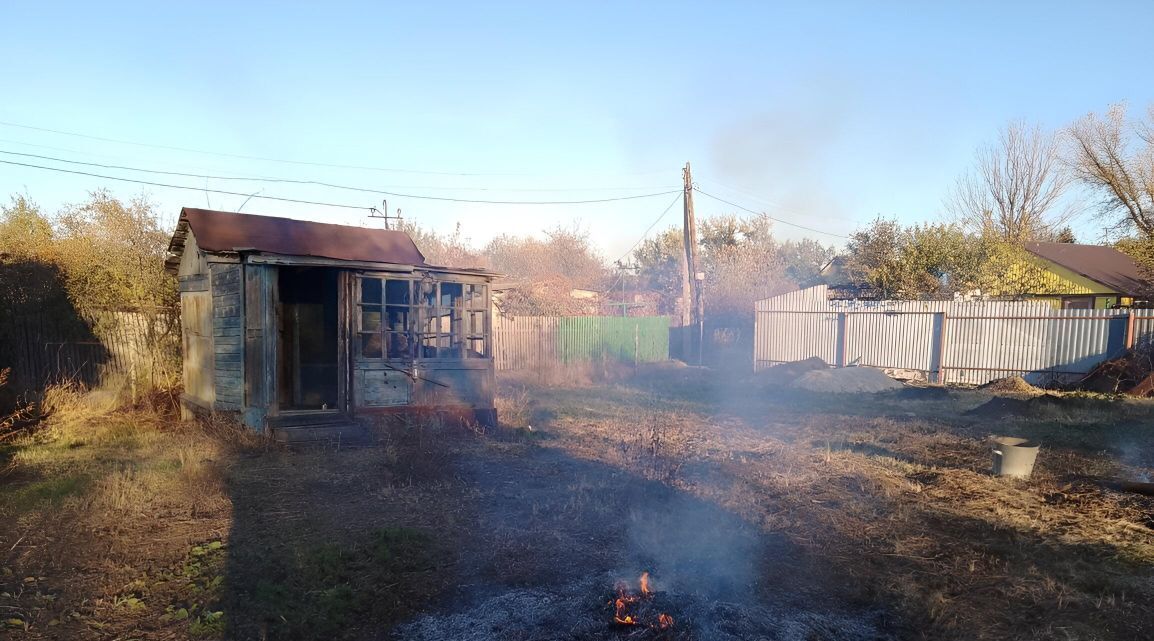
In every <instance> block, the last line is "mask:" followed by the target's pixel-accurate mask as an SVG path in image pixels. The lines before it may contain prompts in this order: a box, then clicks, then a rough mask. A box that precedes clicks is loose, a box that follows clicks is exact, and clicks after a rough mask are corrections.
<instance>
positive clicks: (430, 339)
mask: <svg viewBox="0 0 1154 641" xmlns="http://www.w3.org/2000/svg"><path fill="white" fill-rule="evenodd" d="M420 357H421V358H436V357H437V335H436V334H421V340H420Z"/></svg>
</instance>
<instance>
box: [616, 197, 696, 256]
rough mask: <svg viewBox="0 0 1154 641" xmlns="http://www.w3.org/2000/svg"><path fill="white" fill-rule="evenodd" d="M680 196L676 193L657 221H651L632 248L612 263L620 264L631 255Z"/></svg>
mask: <svg viewBox="0 0 1154 641" xmlns="http://www.w3.org/2000/svg"><path fill="white" fill-rule="evenodd" d="M682 195H683V194H682V193H681V192H680V191H678V192H677V198H674V199H673V202H671V203H669V206H668V207H666V208H665V211H663V212H661V215H660V216H658V217H657V220H655V221H653V223H652V224H650V225H649V227H647V228H646V229H645V231H644V232H642V234H641V238H638V239H637V242H635V243H633V246H632V247H630V248H629V250H628V251H626V252H625V253H624V254H621V257H620V258H618V259H617V260H615V261H613V262H615V263H616V262H620V261H621V259H623V258H625V257H626V256H628V255H629V254H630V253H632V252H633V250H634V249H637V246H638V245H640V244H641V241H643V240H645V237H646V236H648V235H649V232H651V231H653V228H654V227H656V226H657V223H660V222H661V220H662V219H663V218H665V216H666V215H668V214H669V212H670V210H672V209H673V206H674V205H676V204H677V202H678V201H680V200H681V197H682Z"/></svg>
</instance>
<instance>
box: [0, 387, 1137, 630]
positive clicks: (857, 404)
mask: <svg viewBox="0 0 1154 641" xmlns="http://www.w3.org/2000/svg"><path fill="white" fill-rule="evenodd" d="M538 380H540V377H533V378H524V379H518V378H514V377H505V378H504V380H503V381H502V399H501V407H500V410H501V413H502V416H503V417H504V422H505V423H507V425H506V426H505V427H502V428H499V429H496V430H494V431H492V432H490V433H486V434H479V433H476V432H472V431H469V430H465V429H462V428H456V427H451V426H443V425H436V424H431V423H413V424H395V425H391V426H382V427H381V428H380V430H379V436H380V440H381V442H380V444H379V446H378V447H373V448H365V449H355V450H347V449H336V448H316V449H310V450H301V451H286V450H282V449H278V448H275V447H272V446H270V445H268V444H262V443H253V442H251V439H244V438H238V437H236V436H234V435H230V434H228V433H226V432H221V431H220V430H215V431H214V430H208V431H206V432H200V431H197V429H198V428H197V429H194V428H187V427H185V428H176V427H174V426H172V425H170V424H169V423H168V422H166V421H167V420H168V419H164V418H156V417H149V416H142V415H124V414H121V415H116V416H112V417H109V416H106V415H105V416H88V417H86V418H85V423H84V426H83V428H76V427H75V426H74V427H73V428H72V429H71V430H65V431H63V433H58V434H55V435H53V434H51V433H49V434H44V435H42V436H41V437H40V438H39V440H38V441H36V442H30V443H25V444H20V445H18V446H15V447H13V448H10V449H9V450H8V451H7V453H6V456H7V461H8V462H7V464H6V466H5V468H4V476H3V477H2V478H0V483H3V485H2V486H0V498H2V499H3V501H2V502H0V511H2V512H3V516H4V517H5V518H4V519H2V520H0V558H3V567H2V568H0V570H2V573H0V582H2V583H3V594H0V607H2V608H3V611H2V612H0V617H2V618H0V621H3V625H4V626H5V627H4V632H5V633H11V635H12V636H13V637H14V638H30V639H73V638H77V639H137V638H138V639H184V638H207V639H215V638H228V639H410V640H413V641H431V640H433V639H525V640H528V639H703V640H704V639H738V638H762V639H874V638H883V639H884V638H894V639H1063V640H1066V639H1119V640H1121V639H1136V638H1150V637H1151V636H1154V613H1152V612H1151V611H1150V609H1149V608H1148V607H1146V604H1147V603H1148V602H1149V599H1150V597H1151V596H1152V594H1151V593H1152V592H1154V572H1152V568H1154V530H1152V529H1151V527H1152V526H1154V521H1152V516H1154V499H1151V498H1150V497H1146V496H1142V495H1138V494H1130V493H1126V492H1120V491H1116V490H1113V489H1110V487H1108V486H1105V485H1104V484H1102V483H1101V482H1100V480H1101V479H1103V478H1123V479H1131V480H1149V479H1148V478H1147V477H1148V475H1149V474H1150V472H1151V451H1152V450H1151V442H1152V441H1151V438H1152V436H1151V434H1150V432H1149V429H1148V427H1147V426H1148V425H1149V424H1150V418H1151V405H1150V403H1149V402H1141V401H1139V402H1135V401H1115V400H1102V399H1095V402H1093V403H1083V402H1079V403H1072V402H1071V403H1053V402H1047V403H1045V404H1043V405H1036V406H1034V407H1031V408H1029V409H1028V410H1023V409H1021V408H1020V407H1019V406H1017V405H1015V406H1014V411H1013V412H1007V413H1002V411H1001V410H999V412H998V415H997V416H992V415H990V414H983V413H981V412H979V413H975V414H969V415H967V414H966V412H967V411H969V410H973V409H975V408H978V407H980V406H982V405H983V404H986V403H988V402H989V401H990V400H991V398H992V397H991V395H990V394H986V393H982V392H973V391H953V392H951V393H949V394H946V395H942V394H940V393H933V392H931V393H924V392H923V393H917V394H916V395H914V396H912V397H911V396H908V395H904V394H882V395H845V396H825V397H818V396H812V395H799V394H797V393H793V392H790V393H785V392H783V391H781V390H780V389H779V387H778V386H776V385H773V384H767V383H766V382H765V381H761V380H758V379H757V378H748V377H732V378H727V377H723V376H720V375H718V374H717V373H716V372H710V371H706V370H700V369H694V368H673V367H663V368H654V369H651V370H645V371H642V372H638V373H637V374H636V375H633V376H628V377H624V378H621V379H619V380H616V381H613V382H601V383H596V384H589V383H588V382H585V383H583V384H580V385H568V386H567V385H557V386H551V387H544V386H540V385H538V384H536V381H538ZM554 380H556V378H554ZM1019 400H1021V399H1019ZM1099 400H1101V402H1098V401H1099ZM529 426H532V429H531V430H530V429H529ZM77 429H80V432H81V434H83V436H82V437H77V436H76V431H77ZM992 434H1002V435H1013V436H1025V437H1029V438H1032V439H1035V440H1038V441H1041V442H1042V444H1043V450H1042V454H1041V456H1040V458H1039V463H1038V469H1037V470H1036V473H1035V476H1034V477H1033V478H1032V479H1030V480H1028V481H1006V480H1001V479H995V478H991V477H990V476H989V474H988V469H989V466H990V454H989V447H988V445H987V442H986V439H987V438H988V437H989V436H990V435H992ZM61 479H63V480H64V481H61ZM643 571H648V572H650V573H651V576H652V580H653V585H654V589H655V590H656V591H657V593H658V596H657V597H654V599H653V601H652V602H650V605H649V606H646V607H652V608H659V609H662V610H667V611H668V614H670V615H671V616H672V617H673V618H674V620H675V625H674V626H673V627H672V628H670V629H667V630H658V629H652V630H651V629H648V628H646V629H637V628H619V627H615V626H613V625H612V624H611V622H610V619H611V616H612V608H610V607H609V601H610V599H611V592H612V589H613V584H614V583H615V582H616V581H618V580H626V581H629V582H630V583H631V585H632V586H634V587H635V586H636V579H637V576H638V575H639V574H640V573H641V572H643ZM17 635H19V636H17Z"/></svg>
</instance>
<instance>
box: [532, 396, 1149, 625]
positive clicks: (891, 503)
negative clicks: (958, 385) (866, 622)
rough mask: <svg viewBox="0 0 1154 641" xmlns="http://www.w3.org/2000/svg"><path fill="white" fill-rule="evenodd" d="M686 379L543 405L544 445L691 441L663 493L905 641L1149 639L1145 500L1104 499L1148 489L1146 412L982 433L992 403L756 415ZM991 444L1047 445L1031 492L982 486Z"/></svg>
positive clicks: (1100, 410)
mask: <svg viewBox="0 0 1154 641" xmlns="http://www.w3.org/2000/svg"><path fill="white" fill-rule="evenodd" d="M683 377H684V374H679V375H678V377H677V378H676V379H673V380H669V379H663V378H662V377H650V378H648V379H643V380H639V381H635V382H634V383H633V384H631V385H628V386H621V387H618V388H615V389H612V390H607V391H605V392H603V399H604V402H603V403H602V404H600V405H599V406H597V407H596V408H592V409H593V411H587V408H585V407H584V406H583V404H582V403H581V402H580V401H578V402H576V403H574V402H573V399H571V398H566V397H565V395H562V394H555V395H551V396H549V398H550V401H549V402H546V403H544V404H545V405H549V404H551V403H556V404H558V405H560V406H561V409H559V410H558V411H557V416H558V420H557V421H555V422H554V423H553V424H552V426H551V433H552V434H554V435H555V436H557V439H556V440H557V442H558V443H559V445H558V446H559V447H563V448H565V449H566V450H567V451H569V452H571V453H572V454H574V455H576V456H580V457H582V458H586V459H590V460H599V461H602V462H605V463H607V464H611V465H620V466H625V467H629V466H632V465H634V462H632V461H629V460H627V459H628V457H619V456H616V455H614V454H613V444H614V443H618V442H621V441H623V440H624V441H628V440H629V439H630V438H632V437H631V436H630V435H631V434H635V433H636V432H637V431H638V429H639V426H644V425H646V424H648V423H651V422H657V423H661V424H663V425H666V426H667V427H666V429H676V430H679V431H681V432H683V433H686V434H689V435H692V436H691V438H692V440H693V442H694V447H693V448H691V449H686V450H683V451H681V452H679V453H678V454H677V455H676V456H684V457H685V460H683V461H681V462H680V463H679V473H678V474H677V475H676V477H674V478H671V479H667V480H666V482H668V483H670V484H671V485H672V486H674V487H677V488H678V489H679V490H682V491H685V492H688V493H691V494H692V495H694V496H697V497H700V498H702V499H703V500H706V501H708V502H709V503H711V504H714V505H718V506H721V507H723V508H725V509H726V510H728V511H730V512H732V513H734V514H737V515H740V516H741V517H742V518H743V519H744V520H746V521H748V522H751V523H755V524H757V526H758V528H759V529H760V530H761V531H762V532H763V533H765V534H766V535H770V534H773V533H776V534H779V535H782V536H784V537H786V538H787V539H788V540H789V541H790V542H791V543H792V544H793V545H795V546H796V547H797V548H799V549H800V550H802V551H803V554H804V555H805V556H806V557H808V558H809V560H810V561H809V562H810V564H811V567H812V568H813V572H814V576H815V577H817V578H818V580H819V581H820V582H821V583H822V584H823V586H822V589H825V590H827V591H830V592H833V593H837V592H839V590H838V589H837V587H836V586H838V585H841V586H845V587H847V588H848V589H847V590H844V591H841V593H842V594H843V596H844V597H845V598H846V599H847V600H849V601H851V602H858V603H866V604H873V605H875V606H877V607H881V608H884V609H886V610H887V611H889V613H890V614H889V615H888V620H889V621H890V625H891V626H892V627H891V629H892V630H893V631H895V632H896V633H897V634H898V636H901V637H910V638H922V637H923V636H924V637H925V638H938V639H980V638H990V639H1002V638H1018V639H1049V638H1065V637H1062V636H1061V635H1063V634H1070V635H1072V636H1071V637H1070V638H1100V639H1130V638H1144V637H1147V636H1150V634H1151V633H1152V631H1154V616H1151V615H1150V614H1149V613H1148V612H1147V611H1146V610H1145V609H1143V608H1142V606H1141V604H1142V603H1143V602H1145V601H1146V600H1147V599H1149V598H1150V597H1151V596H1154V595H1152V594H1151V592H1152V590H1151V588H1150V585H1151V579H1152V578H1154V530H1152V529H1151V528H1152V526H1154V519H1151V516H1150V515H1151V514H1152V513H1154V501H1152V500H1151V499H1150V497H1146V496H1140V495H1137V494H1130V493H1125V492H1118V491H1112V490H1110V489H1107V488H1104V487H1103V486H1102V484H1101V483H1100V482H1098V481H1099V480H1100V479H1101V478H1103V477H1105V478H1111V477H1117V478H1129V479H1137V480H1143V479H1145V478H1147V477H1148V475H1149V474H1150V473H1151V463H1152V461H1151V460H1150V458H1143V455H1142V454H1141V453H1142V452H1145V456H1146V457H1149V452H1150V449H1149V448H1150V445H1151V437H1150V435H1149V434H1148V431H1147V430H1145V429H1143V424H1144V423H1147V422H1148V421H1149V418H1150V414H1151V406H1150V405H1149V404H1148V403H1136V402H1132V401H1127V402H1118V401H1115V400H1110V399H1104V398H1094V399H1086V400H1079V399H1078V398H1072V400H1071V401H1070V402H1060V403H1052V404H1046V405H1045V406H1044V407H1042V406H1040V407H1041V409H1040V410H1039V411H1037V412H1034V413H1031V412H1020V413H1017V414H1016V415H1013V416H1010V417H1008V418H1005V419H1000V420H999V421H998V422H997V423H996V424H992V423H990V422H988V419H986V418H985V417H983V416H981V415H980V414H979V415H977V416H974V417H964V416H962V413H963V412H964V411H965V410H967V409H972V408H974V407H977V406H980V405H982V404H983V403H985V402H987V401H988V400H989V399H990V396H989V395H988V394H985V393H982V392H955V393H953V394H950V395H944V396H940V397H939V398H937V399H933V398H929V399H926V400H907V399H899V398H896V397H893V396H890V395H862V396H858V397H855V398H853V399H852V400H850V401H849V402H847V400H848V399H843V398H832V399H826V398H821V397H803V396H802V397H799V396H793V397H785V396H780V395H775V394H773V393H769V394H766V395H763V396H761V397H760V398H759V397H757V396H755V395H752V394H749V393H748V392H743V391H742V390H743V384H742V383H741V382H734V383H732V386H731V387H727V386H726V385H723V384H718V382H717V381H715V380H707V379H705V378H704V377H703V378H702V379H701V380H700V381H699V383H700V385H699V386H698V387H697V388H693V386H691V385H687V384H686V381H685V380H683ZM638 391H644V392H645V394H644V395H638V394H637V392H638ZM543 393H544V394H545V395H548V392H547V391H544V392H543ZM642 429H643V428H642ZM992 434H1012V435H1017V436H1024V437H1029V438H1032V439H1036V440H1039V441H1041V442H1042V443H1043V447H1044V449H1043V454H1042V456H1041V458H1040V460H1039V467H1038V469H1037V470H1036V472H1035V475H1034V477H1033V478H1032V479H1030V480H1028V481H1007V480H1003V479H998V478H994V477H991V476H990V475H989V473H988V472H989V468H990V447H989V444H988V437H989V436H990V435H992ZM771 565H772V564H771ZM775 583H778V581H777V577H768V576H767V577H765V585H773V584H775ZM778 588H779V589H789V581H788V580H787V581H786V582H785V585H781V584H780V583H778ZM770 589H772V588H770ZM1063 631H1065V632H1063Z"/></svg>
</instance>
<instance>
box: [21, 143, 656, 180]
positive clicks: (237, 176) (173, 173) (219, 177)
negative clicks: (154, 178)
mask: <svg viewBox="0 0 1154 641" xmlns="http://www.w3.org/2000/svg"><path fill="white" fill-rule="evenodd" d="M0 143H8V144H15V145H27V146H29V147H40V148H43V149H52V150H55V151H64V152H68V153H73V154H86V155H87V152H83V151H77V150H74V149H63V148H61V147H51V146H48V145H36V144H32V143H26V142H21V141H18V140H5V139H3V138H0ZM0 154H7V155H10V156H24V157H26V158H39V159H41V160H52V161H55V162H63V163H68V164H71V165H86V166H89V167H101V168H103V169H122V170H125V171H138V172H142V173H147V174H161V175H166V176H184V177H188V178H201V179H205V180H239V181H248V182H276V183H290V184H298V185H317V186H320V187H331V188H333V189H347V190H351V191H363V192H370V193H377V190H375V189H370V188H367V187H353V186H349V185H339V184H335V183H328V182H323V181H319V180H303V179H296V178H278V177H275V176H253V175H248V176H246V175H244V174H236V173H235V172H225V173H232V174H234V175H232V176H222V175H220V174H194V173H189V172H181V171H164V170H160V169H144V168H142V167H130V166H128V165H110V164H106V163H98V162H85V161H82V160H71V159H68V158H57V157H55V156H43V155H40V154H30V153H23V152H18V151H8V150H4V149H0ZM198 169H199V168H198ZM385 187H389V188H391V189H432V190H435V191H507V192H576V191H638V190H642V189H645V190H654V189H676V187H674V186H670V185H665V186H661V187H564V188H562V187H549V188H544V187H540V188H526V187H508V188H505V187H443V186H440V185H385Z"/></svg>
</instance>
